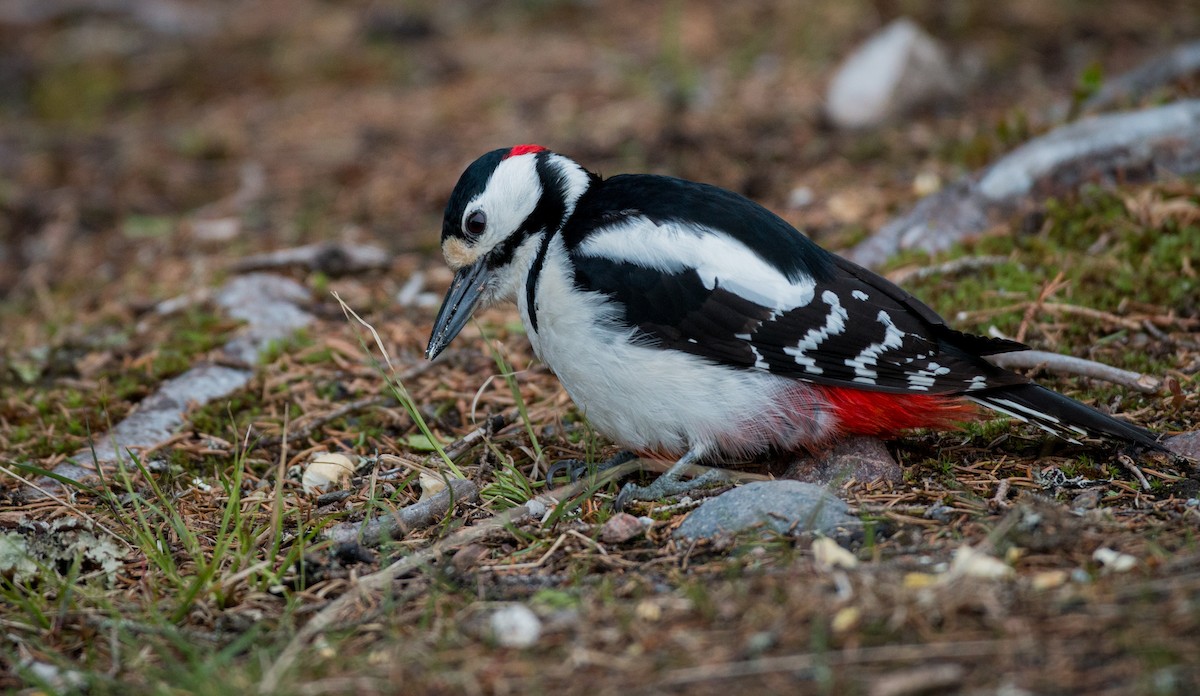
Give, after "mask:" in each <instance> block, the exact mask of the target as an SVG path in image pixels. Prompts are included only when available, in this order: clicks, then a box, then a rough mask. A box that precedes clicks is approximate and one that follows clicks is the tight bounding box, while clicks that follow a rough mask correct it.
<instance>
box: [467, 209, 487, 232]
mask: <svg viewBox="0 0 1200 696" xmlns="http://www.w3.org/2000/svg"><path fill="white" fill-rule="evenodd" d="M466 228H467V232H469V233H471V234H473V235H481V234H483V231H484V230H486V229H487V215H485V214H484V212H483V211H482V210H476V211H475V212H473V213H471V214H470V215H468V216H467V224H466Z"/></svg>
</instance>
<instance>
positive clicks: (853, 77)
mask: <svg viewBox="0 0 1200 696" xmlns="http://www.w3.org/2000/svg"><path fill="white" fill-rule="evenodd" d="M961 82H962V81H961V80H960V79H959V77H958V76H957V75H956V74H955V72H954V69H953V68H952V67H951V64H950V60H949V59H948V58H947V56H946V51H945V50H944V49H943V48H942V46H941V45H940V44H939V43H938V42H937V41H936V40H935V39H934V38H933V37H931V36H929V35H928V34H926V33H925V32H924V31H923V30H922V29H921V28H920V27H919V26H917V25H916V24H915V23H914V22H913V21H912V20H910V19H906V18H903V17H902V18H900V19H897V20H895V21H893V22H892V23H891V24H889V25H887V26H886V27H884V28H883V29H881V30H880V31H878V32H877V33H875V34H874V35H873V36H872V37H871V38H869V39H867V41H866V42H865V43H863V45H862V46H860V47H859V48H858V49H857V50H855V52H854V53H852V54H851V55H850V56H849V57H848V58H846V60H845V61H843V63H842V65H841V66H840V67H839V68H838V70H837V72H836V73H835V74H834V76H833V80H832V81H831V82H830V83H829V90H828V92H827V94H826V106H825V111H826V114H827V115H828V116H829V120H830V121H831V122H832V123H833V124H834V125H835V126H837V127H839V128H871V127H874V126H878V125H879V124H881V123H883V122H885V121H887V120H889V119H891V118H894V117H896V116H899V115H901V114H903V113H906V112H908V111H911V110H912V109H914V108H917V107H920V106H923V105H926V104H929V103H931V102H933V101H935V100H937V99H940V98H945V97H949V96H953V95H956V94H958V93H959V92H960V91H961Z"/></svg>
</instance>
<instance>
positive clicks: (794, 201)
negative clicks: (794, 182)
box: [787, 186, 817, 210]
mask: <svg viewBox="0 0 1200 696" xmlns="http://www.w3.org/2000/svg"><path fill="white" fill-rule="evenodd" d="M816 199H817V196H816V194H814V193H813V190H812V189H811V188H809V187H807V186H797V187H796V188H794V189H792V192H791V193H789V194H788V200H787V207H789V208H791V209H793V210H797V209H799V208H807V207H808V206H810V205H812V202H813V201H814V200H816Z"/></svg>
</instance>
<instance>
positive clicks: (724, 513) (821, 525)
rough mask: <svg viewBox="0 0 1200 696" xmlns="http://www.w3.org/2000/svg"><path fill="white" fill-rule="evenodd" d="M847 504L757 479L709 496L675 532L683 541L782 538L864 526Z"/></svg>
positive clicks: (819, 491)
mask: <svg viewBox="0 0 1200 696" xmlns="http://www.w3.org/2000/svg"><path fill="white" fill-rule="evenodd" d="M861 524H862V523H861V522H860V521H859V519H858V518H857V517H855V516H853V515H851V514H850V509H849V506H848V505H846V503H845V501H843V500H841V499H840V498H838V497H837V496H835V495H833V494H832V493H830V492H829V491H828V490H826V489H825V488H822V487H821V486H816V485H813V484H811V483H802V482H800V481H756V482H754V483H749V484H746V485H745V486H741V487H739V488H734V489H733V490H731V491H729V492H727V493H724V494H722V495H719V496H717V497H715V498H709V499H708V500H706V501H705V502H704V504H703V505H701V506H700V507H698V508H696V509H695V510H693V511H692V513H691V514H689V515H688V516H687V519H685V520H684V521H683V524H681V525H679V527H678V528H677V529H676V530H675V537H676V538H679V539H710V538H713V537H718V536H727V535H734V534H738V533H740V532H745V531H749V530H753V529H756V528H758V529H761V530H763V531H771V532H776V533H779V534H798V533H801V532H822V533H825V534H831V533H833V532H835V531H837V530H838V528H858V527H860V526H861Z"/></svg>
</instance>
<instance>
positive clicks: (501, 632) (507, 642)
mask: <svg viewBox="0 0 1200 696" xmlns="http://www.w3.org/2000/svg"><path fill="white" fill-rule="evenodd" d="M491 626H492V637H493V638H494V639H495V640H496V642H497V643H499V644H500V645H503V646H504V647H506V648H528V647H529V646H531V645H533V644H534V643H536V642H537V640H538V638H540V637H541V635H542V621H541V619H539V618H538V617H537V614H534V613H533V610H531V609H530V608H529V607H527V606H525V605H524V604H509V605H508V606H506V607H504V608H502V609H499V610H497V611H496V613H494V614H492V619H491Z"/></svg>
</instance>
